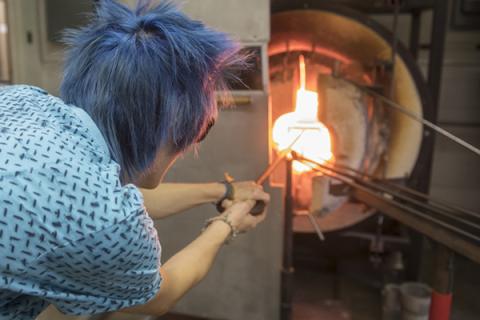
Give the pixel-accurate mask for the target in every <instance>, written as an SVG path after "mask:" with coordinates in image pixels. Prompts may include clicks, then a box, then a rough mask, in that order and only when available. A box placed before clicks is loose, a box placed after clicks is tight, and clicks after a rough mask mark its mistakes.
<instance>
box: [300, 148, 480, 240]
mask: <svg viewBox="0 0 480 320" xmlns="http://www.w3.org/2000/svg"><path fill="white" fill-rule="evenodd" d="M295 160H298V161H307V162H310V163H312V164H315V165H316V166H317V168H314V170H318V171H321V172H323V173H324V174H326V175H328V176H331V177H333V178H336V179H338V180H340V181H342V182H344V183H346V184H348V185H350V186H355V188H362V189H365V190H366V191H368V192H371V193H374V194H375V193H378V189H380V192H381V193H380V195H381V197H383V198H388V199H390V198H392V197H393V195H392V194H391V193H390V192H389V190H382V189H381V188H380V187H378V186H373V185H372V184H368V183H366V182H365V181H361V182H362V183H366V185H367V186H365V185H359V184H358V183H355V182H352V180H355V177H353V178H352V176H351V175H349V174H346V173H345V172H342V171H341V170H339V169H336V168H332V167H329V166H326V165H324V164H321V163H318V162H316V161H313V160H310V159H308V158H304V157H301V156H298V155H295ZM332 173H333V174H332ZM357 182H358V181H357ZM372 187H373V188H374V189H375V188H376V189H377V191H372V190H371V188H372ZM369 188H370V189H369ZM390 200H392V199H390ZM405 200H406V201H411V199H408V198H405ZM392 204H395V205H396V206H397V207H399V208H402V209H404V210H408V211H409V212H410V213H412V214H414V215H417V216H419V217H422V218H423V219H426V220H429V221H431V222H433V223H436V224H437V225H439V226H442V227H443V228H445V229H449V230H450V231H453V232H456V233H458V234H461V235H462V236H464V237H467V238H470V239H471V240H474V241H477V242H479V243H480V237H478V236H477V235H474V234H471V233H469V232H466V231H465V230H463V229H460V228H457V227H455V226H452V225H450V224H448V223H446V222H444V221H442V220H439V219H437V218H434V217H432V216H431V215H428V214H426V213H424V212H421V211H418V210H416V209H414V208H410V207H408V206H406V205H405V204H402V203H399V202H395V201H393V200H392ZM427 209H430V208H427ZM432 211H433V210H432ZM434 212H436V213H438V211H434ZM450 218H452V217H450ZM476 227H477V228H479V226H478V225H476Z"/></svg>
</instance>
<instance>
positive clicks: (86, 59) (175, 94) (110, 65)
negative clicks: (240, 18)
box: [61, 0, 244, 181]
mask: <svg viewBox="0 0 480 320" xmlns="http://www.w3.org/2000/svg"><path fill="white" fill-rule="evenodd" d="M65 42H66V44H67V45H68V46H69V49H68V52H67V58H66V62H65V71H64V78H63V82H62V85H61V95H62V98H63V99H64V101H65V102H66V103H69V104H73V105H76V106H78V107H80V108H83V109H84V110H85V111H86V112H87V113H88V114H89V115H90V116H91V117H92V119H93V120H94V121H95V123H96V124H97V126H98V127H99V129H100V131H101V132H102V134H103V136H104V137H105V139H106V141H107V144H108V146H109V148H110V152H111V154H112V157H113V159H114V160H115V161H117V162H118V163H119V164H120V167H121V168H122V180H124V181H133V180H134V179H135V178H136V177H138V175H140V174H141V173H143V172H145V171H146V170H147V169H148V168H149V167H150V166H151V165H152V163H153V160H154V159H155V157H156V154H157V152H158V150H159V149H160V148H162V147H166V148H170V149H171V150H170V151H171V152H182V151H184V150H185V149H186V148H188V147H189V146H190V145H192V144H195V143H196V142H197V141H198V140H199V139H200V137H202V136H203V135H205V133H206V131H207V130H208V128H209V126H211V123H212V122H213V121H214V120H215V118H216V116H217V105H216V100H217V96H216V91H219V92H227V87H226V82H227V80H226V79H227V78H228V76H229V75H231V73H230V72H231V71H233V70H239V69H241V68H243V67H244V58H243V57H242V56H241V55H240V54H239V53H238V50H239V47H238V45H237V44H236V43H235V42H233V41H232V40H231V39H230V38H229V37H228V36H227V35H226V34H224V33H221V32H218V31H214V30H212V29H210V28H208V27H206V26H205V25H203V24H202V23H201V22H198V21H194V20H192V19H190V18H188V17H187V16H186V15H185V14H183V13H182V12H180V11H179V9H178V8H177V7H176V6H175V5H173V4H172V3H171V2H169V1H163V2H161V3H156V4H153V3H152V1H139V2H138V3H137V6H136V8H135V9H131V8H129V7H127V6H125V5H123V4H120V3H118V2H117V1H114V0H102V1H100V2H99V4H98V5H97V9H96V13H95V14H94V15H93V16H92V18H91V21H90V23H89V24H88V25H87V26H85V27H83V28H80V29H77V30H70V31H67V33H66V35H65Z"/></svg>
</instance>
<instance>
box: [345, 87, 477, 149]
mask: <svg viewBox="0 0 480 320" xmlns="http://www.w3.org/2000/svg"><path fill="white" fill-rule="evenodd" d="M342 79H343V80H344V81H346V82H348V83H350V84H352V85H354V86H355V87H357V88H359V89H360V90H362V91H364V92H366V93H368V94H369V95H371V96H374V97H375V98H378V99H379V100H381V101H383V102H384V103H385V104H386V105H387V106H389V107H391V108H393V109H395V110H397V111H399V112H401V113H403V114H404V115H406V116H408V117H410V118H411V119H413V120H415V121H417V122H419V123H421V124H423V125H424V126H426V127H428V128H430V129H432V130H433V131H435V132H437V133H439V134H441V135H443V136H445V137H447V138H448V139H450V140H452V141H453V142H455V143H457V144H459V145H461V146H462V147H464V148H466V149H468V150H470V151H471V152H473V153H475V154H476V155H477V156H480V149H479V148H477V147H475V146H474V145H472V144H470V143H468V142H466V141H465V140H463V139H461V138H459V137H457V136H456V135H454V134H453V133H451V132H449V131H447V130H445V129H443V128H442V127H440V126H438V125H436V124H434V123H433V122H431V121H428V120H426V119H424V118H422V117H420V116H418V115H417V114H415V113H413V112H411V111H409V110H407V108H405V107H403V106H402V105H400V104H398V103H396V102H395V101H393V100H391V99H389V98H387V97H385V96H384V95H382V94H380V93H378V92H376V91H375V90H373V89H370V88H368V87H366V86H364V85H362V84H359V83H357V82H355V81H351V80H349V79H346V78H342Z"/></svg>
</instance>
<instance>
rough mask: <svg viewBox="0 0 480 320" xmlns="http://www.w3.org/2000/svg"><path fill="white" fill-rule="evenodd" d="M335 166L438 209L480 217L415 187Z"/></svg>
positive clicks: (338, 165)
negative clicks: (426, 202) (416, 198)
mask: <svg viewBox="0 0 480 320" xmlns="http://www.w3.org/2000/svg"><path fill="white" fill-rule="evenodd" d="M335 167H338V168H340V169H345V170H348V171H351V172H353V173H355V174H357V175H359V176H360V177H365V178H368V179H370V180H372V181H375V182H377V183H379V184H382V185H384V186H386V187H390V188H394V189H397V190H399V191H401V192H405V193H408V194H410V195H412V196H415V197H418V198H420V199H423V200H425V201H428V202H429V203H430V205H432V206H435V207H437V208H439V209H442V210H445V211H450V212H451V213H453V214H457V213H461V214H464V215H468V216H471V217H474V218H478V219H480V213H478V212H475V211H472V210H468V209H465V208H461V207H459V206H455V205H452V204H449V203H446V202H443V201H440V200H438V199H434V198H432V197H430V196H429V195H427V194H425V193H422V192H420V191H417V190H415V189H412V188H408V187H405V186H402V185H399V184H397V183H392V182H390V181H388V180H385V179H380V178H378V177H375V176H372V175H369V174H367V173H364V172H362V171H360V170H357V169H354V168H351V167H348V166H345V165H342V164H338V163H337V164H335Z"/></svg>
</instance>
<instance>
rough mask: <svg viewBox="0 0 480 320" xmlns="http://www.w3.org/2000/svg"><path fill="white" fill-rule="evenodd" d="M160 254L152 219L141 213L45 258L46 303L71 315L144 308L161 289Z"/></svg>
mask: <svg viewBox="0 0 480 320" xmlns="http://www.w3.org/2000/svg"><path fill="white" fill-rule="evenodd" d="M160 254H161V248H160V244H159V242H158V238H157V233H156V230H155V228H154V226H153V221H152V220H151V219H150V218H149V217H148V215H147V213H146V212H145V210H144V209H141V210H138V211H137V212H135V213H133V214H131V215H130V216H128V217H126V218H125V219H124V220H122V221H119V222H118V223H116V224H115V225H113V226H111V227H109V228H107V229H104V230H102V231H100V232H95V233H92V234H90V235H87V236H86V237H85V238H83V239H81V240H79V241H76V242H73V243H70V244H68V245H66V246H62V247H59V248H57V249H56V250H55V251H54V252H52V253H49V254H46V255H44V256H42V257H41V258H40V259H39V260H38V263H37V270H40V272H39V273H38V275H39V278H40V279H39V280H40V281H39V283H40V286H43V287H44V288H43V290H41V291H42V292H43V294H42V295H43V299H45V300H47V301H48V302H50V303H52V304H53V305H55V306H56V307H57V308H58V309H59V310H60V311H62V312H63V313H65V314H71V315H87V314H97V313H103V312H108V311H117V310H120V309H122V308H127V307H131V306H135V305H140V304H144V303H146V302H148V301H149V300H150V299H152V298H153V297H154V296H155V295H156V294H157V292H158V290H159V288H160V283H161V280H162V279H161V276H160V273H159V268H160Z"/></svg>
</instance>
